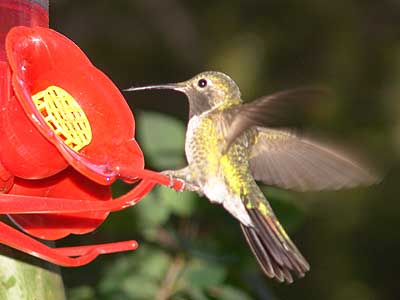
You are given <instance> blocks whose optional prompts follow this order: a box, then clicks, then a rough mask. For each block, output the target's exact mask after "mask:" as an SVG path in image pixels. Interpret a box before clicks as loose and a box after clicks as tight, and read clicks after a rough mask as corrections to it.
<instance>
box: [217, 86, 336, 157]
mask: <svg viewBox="0 0 400 300" xmlns="http://www.w3.org/2000/svg"><path fill="white" fill-rule="evenodd" d="M327 94H328V91H327V90H326V89H322V88H297V89H292V90H287V91H283V92H278V93H274V94H272V95H269V96H265V97H261V98H258V99H256V100H254V101H252V102H249V103H245V104H242V105H238V106H235V107H232V108H230V109H227V110H226V111H225V114H226V115H227V116H228V115H229V116H230V117H228V118H226V119H227V120H229V122H230V126H229V131H228V134H227V137H226V141H227V142H226V149H225V150H226V151H227V150H228V149H229V147H230V146H231V145H232V143H233V142H234V141H235V140H236V138H237V137H239V136H240V135H241V134H242V133H243V132H245V131H246V130H247V129H249V128H251V127H254V126H261V127H291V126H294V125H295V124H294V122H295V120H296V119H297V118H296V117H298V111H299V110H300V108H301V107H303V106H304V104H305V103H306V101H311V100H315V99H317V98H320V97H321V96H322V95H327ZM296 103H297V104H301V105H302V106H299V105H295V104H296Z"/></svg>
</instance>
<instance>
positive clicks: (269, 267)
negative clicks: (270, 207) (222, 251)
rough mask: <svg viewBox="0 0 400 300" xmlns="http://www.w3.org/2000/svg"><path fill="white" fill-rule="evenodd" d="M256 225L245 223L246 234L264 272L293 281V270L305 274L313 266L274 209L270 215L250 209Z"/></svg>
mask: <svg viewBox="0 0 400 300" xmlns="http://www.w3.org/2000/svg"><path fill="white" fill-rule="evenodd" d="M248 213H249V215H250V218H251V220H252V222H253V224H254V228H251V227H246V226H243V225H242V230H243V233H244V235H245V237H246V240H247V242H248V244H249V245H250V248H251V249H252V251H253V253H254V255H255V256H256V258H257V261H258V262H259V264H260V265H261V267H262V269H263V271H264V272H265V274H266V275H267V276H269V277H271V278H276V279H277V280H278V281H280V282H284V281H285V282H287V283H291V282H293V277H292V275H291V273H293V274H295V275H296V276H297V277H299V278H300V277H303V276H304V275H305V273H306V272H307V271H309V269H310V265H309V264H308V262H307V261H306V259H305V258H304V257H303V255H302V254H301V253H300V251H299V250H298V249H297V247H296V246H295V245H294V243H293V242H292V241H291V240H290V238H289V236H288V235H287V234H286V232H285V231H284V229H283V228H282V226H281V224H280V223H279V221H278V220H277V219H276V217H275V216H274V215H273V213H272V211H271V212H270V213H269V214H268V215H264V214H262V213H261V212H260V211H259V210H258V209H253V208H251V209H248Z"/></svg>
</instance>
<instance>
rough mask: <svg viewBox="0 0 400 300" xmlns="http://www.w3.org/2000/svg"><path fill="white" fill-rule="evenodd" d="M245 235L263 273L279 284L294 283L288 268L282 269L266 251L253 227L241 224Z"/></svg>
mask: <svg viewBox="0 0 400 300" xmlns="http://www.w3.org/2000/svg"><path fill="white" fill-rule="evenodd" d="M240 226H241V228H242V231H243V234H244V236H245V238H246V241H247V243H248V244H249V246H250V249H251V251H252V252H253V254H254V256H255V257H256V259H257V261H258V264H259V265H260V267H261V269H262V270H263V272H264V273H265V274H266V275H267V276H268V277H269V278H275V279H276V280H277V281H279V282H287V283H292V282H293V277H292V274H290V271H289V270H288V269H287V268H282V267H281V266H280V265H279V264H278V263H277V262H276V261H275V260H273V258H272V257H271V255H270V254H269V253H268V251H266V249H265V246H264V245H263V243H262V242H261V240H260V238H259V237H258V235H257V233H256V231H255V230H254V229H253V228H251V227H246V226H245V225H243V224H240Z"/></svg>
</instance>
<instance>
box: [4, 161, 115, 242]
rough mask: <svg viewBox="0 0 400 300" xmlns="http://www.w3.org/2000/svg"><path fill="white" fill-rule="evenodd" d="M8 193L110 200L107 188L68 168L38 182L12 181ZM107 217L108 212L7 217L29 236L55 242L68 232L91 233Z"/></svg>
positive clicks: (109, 191) (108, 188) (17, 179)
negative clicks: (12, 184) (13, 182)
mask: <svg viewBox="0 0 400 300" xmlns="http://www.w3.org/2000/svg"><path fill="white" fill-rule="evenodd" d="M10 193H11V194H17V195H29V196H41V197H46V198H65V199H72V200H74V199H81V200H91V201H107V200H111V199H112V198H111V190H110V187H108V186H103V185H99V184H96V183H95V182H93V181H91V180H89V179H88V178H86V177H84V176H83V175H81V174H79V173H78V172H76V171H75V170H73V169H72V168H68V169H67V170H65V171H63V172H61V173H59V174H57V175H55V176H52V177H50V178H47V179H42V180H25V179H19V178H16V179H15V184H14V186H13V187H12V189H11V191H10ZM60 205H62V203H60ZM107 216H108V212H101V211H97V212H83V213H69V214H57V213H52V214H23V215H10V218H11V219H12V220H13V221H14V222H15V223H16V224H17V225H19V226H20V227H21V228H22V229H23V230H24V231H26V232H28V233H29V234H31V235H33V236H36V237H39V238H42V239H46V240H56V239H60V238H63V237H65V236H67V235H69V234H70V233H74V234H84V233H88V232H91V231H93V230H94V229H96V228H97V227H98V226H99V225H100V224H101V223H102V222H103V221H104V219H105V218H106V217H107Z"/></svg>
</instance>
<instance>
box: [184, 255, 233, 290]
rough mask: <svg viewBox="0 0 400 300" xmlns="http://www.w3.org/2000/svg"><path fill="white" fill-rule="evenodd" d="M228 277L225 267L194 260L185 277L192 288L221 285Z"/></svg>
mask: <svg viewBox="0 0 400 300" xmlns="http://www.w3.org/2000/svg"><path fill="white" fill-rule="evenodd" d="M225 276H226V270H225V269H224V266H223V265H220V264H217V263H214V262H209V261H205V260H198V259H195V260H192V261H191V262H190V263H189V265H188V267H187V268H186V270H185V271H184V272H183V277H184V279H185V280H186V282H187V283H188V285H189V286H190V287H197V288H208V287H210V286H214V285H218V284H220V283H221V282H222V281H223V280H224V279H225Z"/></svg>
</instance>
